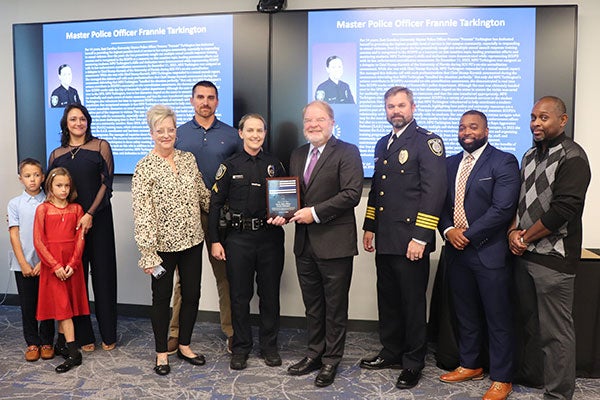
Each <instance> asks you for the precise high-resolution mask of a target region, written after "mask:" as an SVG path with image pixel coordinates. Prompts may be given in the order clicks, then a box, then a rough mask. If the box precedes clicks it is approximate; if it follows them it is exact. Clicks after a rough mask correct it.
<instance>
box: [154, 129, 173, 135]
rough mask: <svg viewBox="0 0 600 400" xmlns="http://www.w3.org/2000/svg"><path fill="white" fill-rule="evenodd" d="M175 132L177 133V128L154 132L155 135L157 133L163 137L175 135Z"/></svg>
mask: <svg viewBox="0 0 600 400" xmlns="http://www.w3.org/2000/svg"><path fill="white" fill-rule="evenodd" d="M175 132H177V129H175V128H167V129H157V130H155V131H154V133H156V134H157V135H160V136H163V135H169V136H171V135H174V134H175Z"/></svg>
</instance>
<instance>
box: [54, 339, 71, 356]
mask: <svg viewBox="0 0 600 400" xmlns="http://www.w3.org/2000/svg"><path fill="white" fill-rule="evenodd" d="M54 353H55V354H57V355H61V356H63V358H64V359H65V360H66V359H67V358H68V357H69V349H67V340H66V339H65V335H64V334H63V333H60V332H59V333H58V339H56V344H55V345H54Z"/></svg>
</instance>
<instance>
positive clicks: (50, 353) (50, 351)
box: [40, 344, 54, 360]
mask: <svg viewBox="0 0 600 400" xmlns="http://www.w3.org/2000/svg"><path fill="white" fill-rule="evenodd" d="M40 353H41V356H42V360H51V359H53V358H54V346H52V345H51V344H45V345H42V349H41V350H40Z"/></svg>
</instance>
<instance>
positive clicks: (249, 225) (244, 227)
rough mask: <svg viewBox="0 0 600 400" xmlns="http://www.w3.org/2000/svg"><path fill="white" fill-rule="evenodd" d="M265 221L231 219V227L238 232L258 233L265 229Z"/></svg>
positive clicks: (258, 219) (262, 219)
mask: <svg viewBox="0 0 600 400" xmlns="http://www.w3.org/2000/svg"><path fill="white" fill-rule="evenodd" d="M267 225H268V224H267V220H266V219H264V218H239V219H236V218H233V219H232V221H231V227H232V228H233V229H237V230H239V231H258V230H259V229H263V228H266V227H267Z"/></svg>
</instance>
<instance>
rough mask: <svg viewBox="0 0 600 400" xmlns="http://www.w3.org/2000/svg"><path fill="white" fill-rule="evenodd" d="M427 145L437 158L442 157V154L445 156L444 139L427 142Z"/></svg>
mask: <svg viewBox="0 0 600 400" xmlns="http://www.w3.org/2000/svg"><path fill="white" fill-rule="evenodd" d="M427 144H428V145H429V150H431V152H432V153H433V154H435V155H436V156H438V157H441V156H442V154H444V145H443V144H442V139H440V138H433V139H429V140H428V141H427Z"/></svg>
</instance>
